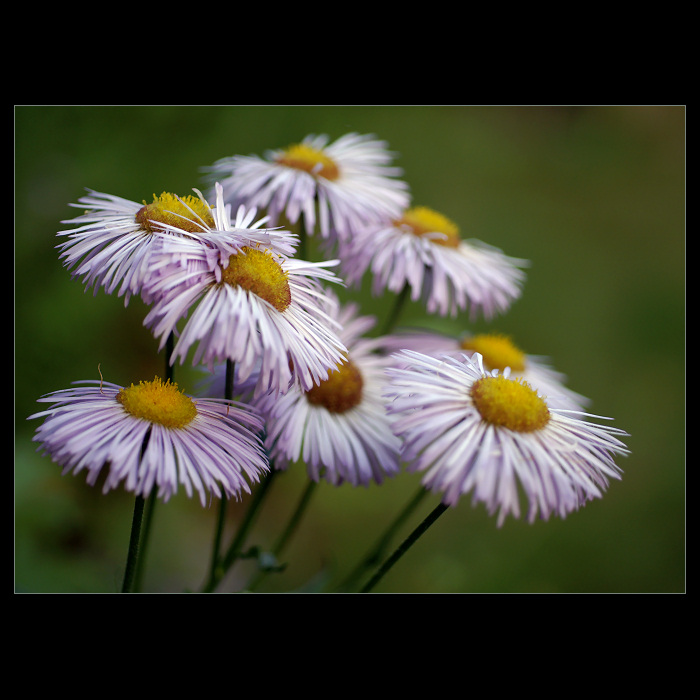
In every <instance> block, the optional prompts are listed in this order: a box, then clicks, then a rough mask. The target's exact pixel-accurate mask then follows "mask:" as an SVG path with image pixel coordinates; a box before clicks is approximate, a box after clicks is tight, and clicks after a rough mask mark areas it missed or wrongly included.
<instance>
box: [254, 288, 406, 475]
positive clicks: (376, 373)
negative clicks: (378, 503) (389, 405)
mask: <svg viewBox="0 0 700 700" xmlns="http://www.w3.org/2000/svg"><path fill="white" fill-rule="evenodd" d="M327 293H328V294H329V295H330V294H332V292H331V291H330V290H328V292H327ZM336 320H337V321H338V323H340V325H341V327H342V331H341V332H340V338H341V340H342V341H343V343H344V344H345V345H346V346H347V348H348V355H347V359H346V360H345V361H344V362H342V363H341V364H339V365H338V367H337V369H334V371H332V372H329V373H328V374H327V377H326V379H325V380H324V381H322V382H321V383H320V384H319V385H317V386H314V387H313V388H311V389H310V390H309V391H303V390H301V389H300V388H293V389H291V390H290V391H288V392H287V393H286V394H285V395H284V396H279V397H275V396H270V395H268V396H263V397H260V398H259V399H258V400H256V401H254V402H253V405H254V406H256V408H258V409H259V410H260V412H261V413H262V414H263V416H264V417H265V425H266V430H267V436H266V441H265V445H266V448H267V450H268V453H269V455H270V461H271V463H273V464H274V467H275V468H277V469H286V468H287V467H288V466H289V465H290V464H291V463H294V462H297V461H299V460H302V461H303V462H304V463H305V464H306V469H307V472H308V475H309V477H310V478H311V479H312V480H313V481H319V480H321V479H324V480H325V481H328V482H329V483H331V484H334V485H340V484H343V483H349V484H352V485H353V486H359V485H362V486H368V485H369V484H370V483H371V482H372V481H374V482H376V483H381V482H382V481H383V480H384V478H385V477H387V476H393V475H395V474H396V473H397V472H398V471H399V448H400V442H399V440H398V438H397V437H396V436H395V435H394V434H393V433H392V431H391V426H390V419H389V416H388V415H387V413H386V409H385V407H384V400H383V399H382V395H381V393H382V389H383V387H384V385H385V383H386V375H385V373H384V371H385V369H386V367H388V366H389V364H390V360H389V358H387V357H386V356H383V355H381V354H380V353H378V352H377V349H378V347H379V345H380V342H381V339H378V338H367V337H364V334H365V333H367V331H369V330H370V329H371V328H372V327H373V326H374V325H375V318H374V317H373V316H359V315H358V307H357V305H356V304H352V303H350V304H345V305H342V306H340V307H339V310H338V313H337V315H336Z"/></svg>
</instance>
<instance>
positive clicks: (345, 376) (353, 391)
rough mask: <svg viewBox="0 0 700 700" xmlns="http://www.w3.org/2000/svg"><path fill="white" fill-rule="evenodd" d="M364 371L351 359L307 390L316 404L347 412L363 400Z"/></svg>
mask: <svg viewBox="0 0 700 700" xmlns="http://www.w3.org/2000/svg"><path fill="white" fill-rule="evenodd" d="M363 384H364V381H363V379H362V373H361V372H360V370H359V369H357V367H356V365H355V364H353V363H352V362H351V361H350V360H348V361H347V362H345V363H343V364H340V365H338V368H337V369H336V370H332V371H330V372H328V379H326V380H324V381H322V382H321V383H320V384H318V385H316V386H314V387H313V388H312V389H311V390H310V391H307V392H306V399H307V401H308V402H309V403H310V404H313V405H314V406H323V407H324V408H325V409H326V410H328V411H330V412H331V413H345V411H349V410H350V409H351V408H354V407H355V406H357V405H358V404H359V403H360V401H362V387H363Z"/></svg>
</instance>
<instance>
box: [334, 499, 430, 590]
mask: <svg viewBox="0 0 700 700" xmlns="http://www.w3.org/2000/svg"><path fill="white" fill-rule="evenodd" d="M427 494H428V492H427V491H426V490H425V489H424V488H422V487H421V488H420V490H419V491H418V492H417V493H416V495H415V496H414V497H413V498H412V499H411V500H410V501H409V502H408V503H407V504H406V506H404V509H403V510H402V511H401V512H400V513H399V515H398V516H397V517H396V519H395V520H394V522H393V523H392V524H391V525H390V526H389V528H388V529H387V530H386V532H385V533H384V534H383V535H382V536H381V537H380V538H379V539H378V540H377V542H376V543H375V545H374V547H372V549H371V550H370V551H369V553H368V554H366V555H365V557H364V558H363V559H362V561H360V562H359V564H358V565H357V566H356V567H355V569H354V570H353V571H352V572H351V573H350V574H349V575H348V576H347V577H346V578H345V580H344V581H343V582H342V583H341V584H340V586H338V588H337V589H336V591H337V592H344V591H349V590H352V589H353V588H354V587H355V585H356V583H357V582H358V581H359V580H360V578H361V577H362V576H363V575H364V573H365V571H367V570H368V569H370V568H372V567H373V566H377V565H379V564H380V563H381V561H382V559H383V558H384V556H385V553H386V551H387V549H388V548H389V545H390V544H391V541H392V540H393V539H394V536H395V535H396V533H397V532H398V530H399V529H400V528H401V526H402V525H403V524H404V522H405V521H406V520H407V519H408V516H409V515H411V513H413V511H414V510H415V509H416V508H417V507H418V505H419V504H420V503H421V501H422V500H423V499H424V498H425V496H426V495H427Z"/></svg>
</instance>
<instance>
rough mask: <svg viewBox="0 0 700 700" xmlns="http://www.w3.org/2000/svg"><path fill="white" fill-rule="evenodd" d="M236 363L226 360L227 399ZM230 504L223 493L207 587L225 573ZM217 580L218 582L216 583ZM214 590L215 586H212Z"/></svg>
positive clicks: (230, 390)
mask: <svg viewBox="0 0 700 700" xmlns="http://www.w3.org/2000/svg"><path fill="white" fill-rule="evenodd" d="M235 369H236V366H235V363H234V362H233V361H232V360H229V359H227V360H226V375H225V378H224V398H225V399H226V400H227V401H231V400H232V399H233V385H234V380H233V378H234V375H235ZM227 505H228V500H227V499H226V495H225V494H223V493H222V494H221V498H220V499H219V514H218V516H217V519H216V530H215V532H214V545H213V548H212V553H211V564H210V568H209V582H208V584H207V587H209V586H213V587H216V583H218V581H219V580H220V578H221V576H223V573H221V572H220V571H219V566H220V552H221V541H222V539H223V532H224V525H225V523H226V507H227ZM215 582H216V583H215ZM212 590H213V588H212Z"/></svg>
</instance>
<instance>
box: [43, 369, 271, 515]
mask: <svg viewBox="0 0 700 700" xmlns="http://www.w3.org/2000/svg"><path fill="white" fill-rule="evenodd" d="M76 384H83V385H85V386H80V387H78V386H76V387H74V388H71V389H64V390H62V391H56V392H53V393H51V394H47V395H46V396H43V397H41V398H40V399H38V400H39V402H44V403H51V404H53V405H52V406H51V407H50V408H49V409H47V410H45V411H41V412H39V413H35V414H34V415H32V416H29V418H30V419H33V418H44V422H43V423H42V424H41V426H39V428H37V430H36V433H35V435H34V438H33V439H34V441H35V442H37V443H39V445H40V447H39V449H40V450H41V451H43V453H45V454H48V455H49V456H50V457H51V459H52V460H53V461H54V462H56V463H57V464H59V465H60V466H62V467H63V473H64V474H66V473H69V472H73V473H75V474H77V473H79V472H81V471H83V470H85V471H86V472H87V482H88V484H90V485H94V484H95V483H96V482H97V479H98V477H100V475H101V474H102V475H103V476H104V486H103V492H105V493H106V492H107V491H109V490H111V489H114V488H117V486H119V485H120V484H123V485H124V488H125V489H126V490H127V491H131V492H133V493H135V494H136V495H139V496H143V497H146V496H148V495H149V494H150V493H151V491H152V490H153V489H156V490H157V495H158V497H160V498H162V499H163V500H164V501H167V500H168V499H170V497H171V496H173V495H175V494H176V493H177V491H178V488H179V487H182V488H184V490H185V492H186V493H187V495H188V496H192V495H193V493H194V492H197V493H198V494H199V497H200V501H201V503H202V505H203V506H204V505H205V503H206V500H207V498H208V497H209V496H215V497H220V496H222V495H225V496H226V497H228V498H239V497H240V496H241V494H242V493H243V492H246V493H250V483H252V482H257V481H259V480H260V477H261V476H262V474H263V473H264V472H266V471H268V470H269V465H268V460H267V456H266V454H265V452H264V450H263V448H262V443H261V441H260V437H259V434H260V432H261V430H262V428H263V422H262V419H261V417H260V416H259V415H258V414H257V413H256V412H255V411H254V410H252V409H251V408H250V407H249V406H246V405H244V404H240V403H229V402H224V401H222V400H219V399H197V400H193V399H192V398H190V397H189V396H187V395H186V394H184V393H183V392H182V391H180V389H179V388H178V386H177V384H174V383H171V382H170V381H166V382H163V381H162V380H161V379H159V378H158V377H156V378H154V380H153V381H142V382H140V383H139V384H136V385H135V384H132V385H131V386H129V387H120V386H118V385H116V384H112V383H110V382H102V381H89V380H88V381H81V382H76Z"/></svg>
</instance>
